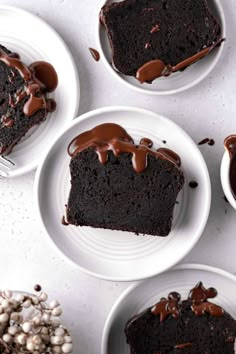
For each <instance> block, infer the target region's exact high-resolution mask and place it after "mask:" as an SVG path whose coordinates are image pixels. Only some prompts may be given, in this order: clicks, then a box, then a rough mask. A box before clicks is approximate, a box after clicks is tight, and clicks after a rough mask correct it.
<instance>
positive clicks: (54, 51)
mask: <svg viewBox="0 0 236 354" xmlns="http://www.w3.org/2000/svg"><path fill="white" fill-rule="evenodd" d="M0 43H1V44H2V45H4V46H6V47H7V48H8V49H10V50H11V51H13V52H17V53H19V54H20V56H21V58H22V60H23V61H24V62H25V63H26V64H30V63H32V62H34V61H38V60H45V61H48V62H49V63H51V64H52V65H53V66H54V68H55V69H56V71H57V74H58V80H59V85H58V87H57V89H56V91H55V92H53V93H52V94H50V97H53V98H54V99H55V100H56V102H57V109H56V111H55V112H53V113H51V114H49V115H48V117H47V120H46V121H45V122H44V123H42V124H41V125H40V126H36V127H34V128H32V129H31V130H30V131H29V132H28V134H27V135H26V136H25V137H24V138H23V139H22V140H21V141H20V142H19V143H18V144H17V145H16V146H15V147H14V149H13V151H12V153H11V154H10V155H8V158H9V159H11V160H12V161H14V163H15V167H13V168H12V170H11V171H10V172H9V177H15V176H19V175H22V174H24V173H27V172H29V171H31V170H33V169H35V168H36V167H37V165H38V162H39V160H40V159H41V158H42V156H43V155H44V154H45V151H46V149H47V147H48V145H50V144H51V142H52V140H54V139H55V136H56V135H57V134H58V133H60V132H61V131H62V129H63V128H64V127H65V125H66V123H68V121H71V120H72V119H73V118H75V116H76V115H77V113H78V107H79V98H80V88H79V77H78V73H77V69H76V65H75V63H74V59H73V57H72V55H71V53H70V51H69V49H68V48H67V46H66V44H65V43H64V41H63V40H62V38H61V37H60V36H59V35H58V33H57V32H56V31H55V30H54V29H53V28H52V27H50V26H49V25H48V24H47V23H46V22H44V21H43V20H41V19H40V18H39V17H38V16H35V15H33V14H32V13H30V12H27V11H25V10H21V9H19V8H15V7H11V6H0Z"/></svg>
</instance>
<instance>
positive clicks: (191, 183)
mask: <svg viewBox="0 0 236 354" xmlns="http://www.w3.org/2000/svg"><path fill="white" fill-rule="evenodd" d="M188 185H189V187H190V188H192V189H195V188H197V187H198V183H197V182H196V181H190V182H189V184H188Z"/></svg>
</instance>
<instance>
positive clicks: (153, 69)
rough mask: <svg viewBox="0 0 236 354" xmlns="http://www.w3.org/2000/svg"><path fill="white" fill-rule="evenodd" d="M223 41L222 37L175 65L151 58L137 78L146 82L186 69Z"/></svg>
mask: <svg viewBox="0 0 236 354" xmlns="http://www.w3.org/2000/svg"><path fill="white" fill-rule="evenodd" d="M221 42H222V39H220V40H218V41H216V42H215V43H214V44H212V45H211V46H210V47H208V48H205V49H203V50H201V51H200V52H198V53H196V54H195V55H193V56H191V57H190V58H187V59H185V60H183V61H181V62H180V63H178V64H176V65H174V66H172V65H171V64H170V63H169V64H166V63H164V62H163V61H162V60H160V59H156V60H151V61H149V62H148V63H145V64H144V65H143V66H141V67H140V68H139V69H138V70H137V73H136V79H138V80H139V81H140V82H141V83H144V82H151V81H153V80H155V79H157V78H158V77H161V76H169V75H170V74H171V73H173V72H176V71H180V70H182V69H185V68H186V67H187V66H189V65H191V64H194V63H195V62H197V61H198V60H200V59H202V58H203V57H205V56H206V55H207V54H208V53H209V52H211V51H212V50H213V49H214V48H215V47H216V46H217V45H219V44H220V43H221Z"/></svg>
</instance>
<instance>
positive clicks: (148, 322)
mask: <svg viewBox="0 0 236 354" xmlns="http://www.w3.org/2000/svg"><path fill="white" fill-rule="evenodd" d="M216 296H217V291H216V290H215V289H214V288H209V289H205V288H204V286H203V284H202V283H201V282H200V283H199V284H197V285H196V287H195V288H194V289H192V290H191V291H190V293H189V296H188V299H187V300H184V301H182V302H181V297H180V294H178V293H176V292H172V293H170V294H169V296H168V298H167V299H166V298H163V299H161V301H160V302H159V303H158V304H156V305H155V306H154V307H152V308H149V309H147V310H146V311H144V312H143V313H141V314H140V315H137V316H135V317H133V318H132V319H131V320H129V321H128V323H127V325H126V328H125V334H126V337H127V343H128V344H129V345H130V350H131V353H132V354H172V353H179V354H181V353H191V354H204V353H207V354H231V353H234V343H235V336H236V321H235V319H234V318H233V317H232V316H231V315H230V314H229V313H227V312H226V311H225V310H224V309H223V308H221V307H220V306H217V305H215V304H214V303H212V302H210V301H209V300H208V299H212V298H215V297H216Z"/></svg>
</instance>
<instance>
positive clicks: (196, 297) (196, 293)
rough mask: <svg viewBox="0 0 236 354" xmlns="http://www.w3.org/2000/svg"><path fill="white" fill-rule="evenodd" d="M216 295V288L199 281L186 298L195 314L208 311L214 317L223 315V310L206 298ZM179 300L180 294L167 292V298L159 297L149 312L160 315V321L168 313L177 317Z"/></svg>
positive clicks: (199, 314) (201, 314)
mask: <svg viewBox="0 0 236 354" xmlns="http://www.w3.org/2000/svg"><path fill="white" fill-rule="evenodd" d="M216 296H217V291H216V289H214V288H209V289H206V288H204V286H203V284H202V282H199V283H198V284H197V285H196V286H195V288H193V289H192V290H191V291H190V293H189V296H188V300H189V301H190V302H191V309H192V311H193V312H194V313H195V315H196V316H203V315H204V314H205V313H208V314H210V315H211V316H214V317H218V316H223V315H224V310H223V309H222V308H221V307H220V306H218V305H215V304H213V303H212V302H209V301H208V299H213V298H215V297H216ZM180 300H181V296H180V294H179V293H176V292H172V293H170V294H169V296H168V299H166V298H163V299H161V301H160V302H159V303H157V304H156V305H155V306H154V307H153V308H152V309H151V313H152V314H153V315H155V316H160V322H163V321H164V320H165V319H166V318H167V317H168V316H170V315H172V316H173V317H174V318H178V316H179V312H180ZM188 344H189V343H188Z"/></svg>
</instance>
